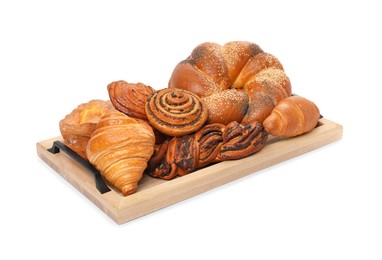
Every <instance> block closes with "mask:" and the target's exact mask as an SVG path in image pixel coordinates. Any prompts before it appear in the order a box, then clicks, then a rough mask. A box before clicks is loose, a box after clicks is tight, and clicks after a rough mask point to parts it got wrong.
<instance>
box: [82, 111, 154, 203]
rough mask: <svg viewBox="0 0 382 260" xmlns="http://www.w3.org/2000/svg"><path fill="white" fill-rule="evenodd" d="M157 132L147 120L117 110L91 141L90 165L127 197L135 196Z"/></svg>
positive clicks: (98, 128)
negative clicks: (133, 194)
mask: <svg viewBox="0 0 382 260" xmlns="http://www.w3.org/2000/svg"><path fill="white" fill-rule="evenodd" d="M154 142H155V140H154V133H153V130H152V128H151V126H149V125H148V124H147V123H146V122H145V121H143V120H140V119H134V118H132V117H129V116H127V115H125V114H123V113H121V112H119V111H117V110H114V111H112V112H110V113H108V114H107V115H105V116H104V117H103V118H102V119H101V121H100V122H99V123H98V125H97V129H96V130H95V131H94V132H93V133H92V135H91V138H90V140H89V143H88V146H87V149H86V154H87V157H88V158H89V162H90V163H91V164H92V165H94V167H96V168H97V169H98V170H99V171H100V173H101V174H102V176H103V177H104V178H105V179H106V180H107V181H108V182H110V183H111V184H112V185H113V186H114V187H115V188H117V189H118V190H120V191H121V192H122V194H123V195H124V196H126V195H129V194H131V193H134V192H135V190H136V189H137V187H138V181H139V180H140V179H141V178H142V174H143V172H144V170H145V169H146V166H147V162H148V160H149V159H150V157H151V155H152V154H153V151H154Z"/></svg>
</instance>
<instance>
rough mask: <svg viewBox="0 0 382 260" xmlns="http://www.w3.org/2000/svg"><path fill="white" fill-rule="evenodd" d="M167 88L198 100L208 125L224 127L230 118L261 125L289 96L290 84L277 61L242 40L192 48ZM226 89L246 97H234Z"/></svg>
mask: <svg viewBox="0 0 382 260" xmlns="http://www.w3.org/2000/svg"><path fill="white" fill-rule="evenodd" d="M168 86H169V88H180V89H184V90H187V91H190V92H193V93H195V94H196V95H198V96H200V97H202V98H203V100H204V101H205V102H206V105H207V108H208V114H209V115H210V116H209V119H208V123H209V124H212V123H224V124H227V123H228V122H227V121H228V120H229V119H231V118H232V121H238V122H241V123H243V124H247V123H251V122H260V123H262V122H263V121H264V119H265V118H266V117H267V116H268V115H269V114H270V113H271V111H272V109H273V108H274V107H275V106H276V104H277V103H278V102H279V101H280V100H282V99H284V98H286V97H289V96H290V95H291V83H290V80H289V78H288V76H287V75H286V74H285V72H284V69H283V66H282V65H281V63H280V61H279V60H278V59H277V58H276V57H275V56H273V55H271V54H269V53H265V52H264V51H263V50H262V49H261V48H260V47H259V46H258V45H257V44H255V43H250V42H244V41H234V42H228V43H226V44H224V45H222V46H221V45H219V44H217V43H213V42H205V43H202V44H200V45H198V46H196V47H195V48H194V50H193V51H192V53H191V55H190V56H189V57H188V58H187V59H185V60H183V61H181V62H179V63H178V64H177V65H176V66H175V68H174V70H173V72H172V74H171V77H170V80H169V83H168ZM230 89H237V90H239V91H242V92H244V93H246V94H247V95H237V93H236V92H235V91H230ZM222 92H223V93H224V94H222ZM213 96H214V98H212V97H213ZM218 96H220V97H219V98H218ZM227 96H232V97H230V98H227ZM221 97H223V98H221ZM227 100H228V101H227ZM210 103H213V104H210ZM232 103H234V105H233V106H232V105H231V104H232ZM219 104H220V105H219ZM227 104H228V105H229V106H226V108H225V109H223V110H222V107H224V105H227ZM228 108H230V109H228ZM216 115H217V116H216ZM222 118H227V120H226V121H223V120H222ZM233 119H235V120H233Z"/></svg>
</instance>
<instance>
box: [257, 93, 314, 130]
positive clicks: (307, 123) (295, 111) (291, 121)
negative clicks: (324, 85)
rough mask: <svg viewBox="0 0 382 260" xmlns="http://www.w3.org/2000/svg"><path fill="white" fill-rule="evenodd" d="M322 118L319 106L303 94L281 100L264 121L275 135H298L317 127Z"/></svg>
mask: <svg viewBox="0 0 382 260" xmlns="http://www.w3.org/2000/svg"><path fill="white" fill-rule="evenodd" d="M319 118H320V111H319V109H318V107H317V106H316V105H315V104H314V103H313V102H312V101H310V100H308V99H306V98H304V97H301V96H291V97H288V98H286V99H283V100H282V101H280V102H279V103H278V104H277V106H276V107H275V108H274V109H273V110H272V113H271V115H270V116H268V117H267V118H266V119H265V120H264V122H263V125H264V128H265V130H266V131H267V132H268V133H269V134H271V135H274V136H286V137H291V136H297V135H301V134H303V133H307V132H309V131H311V130H312V129H313V128H315V127H316V125H317V122H318V120H319Z"/></svg>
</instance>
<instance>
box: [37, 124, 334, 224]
mask: <svg viewBox="0 0 382 260" xmlns="http://www.w3.org/2000/svg"><path fill="white" fill-rule="evenodd" d="M341 137H342V126H341V125H339V124H337V123H335V122H333V121H330V120H328V119H326V118H321V119H320V121H319V124H318V126H317V127H316V128H315V129H314V130H313V131H311V132H309V133H307V134H304V135H301V136H298V137H293V138H276V137H270V138H269V140H268V141H267V143H266V145H265V146H264V148H263V149H262V150H261V151H260V152H258V153H256V154H254V155H252V156H249V157H247V158H244V159H240V160H235V161H225V162H221V163H218V164H214V165H212V166H209V167H206V168H203V169H200V170H198V171H196V172H194V173H191V174H189V175H186V176H183V177H179V178H176V179H173V180H171V181H165V180H160V179H155V178H152V177H150V176H147V175H144V176H143V178H142V179H141V181H140V182H139V187H138V190H137V191H136V193H134V194H132V195H130V196H127V197H124V196H123V195H122V194H121V193H119V192H118V191H116V190H115V189H113V188H112V187H110V188H112V190H111V191H110V192H107V193H105V194H100V193H99V192H98V190H97V189H96V187H95V181H94V176H93V175H92V174H91V173H89V172H87V170H86V169H84V168H83V167H82V166H81V165H79V164H78V163H77V162H75V161H74V160H72V159H71V158H70V157H69V156H67V155H66V154H65V153H63V152H60V153H57V154H52V153H50V152H48V151H47V149H48V148H50V147H51V146H52V143H53V142H54V141H56V140H61V137H55V138H50V139H48V140H44V141H41V142H38V143H37V153H38V156H39V157H40V158H41V159H42V160H43V161H44V162H46V163H47V164H48V165H49V166H50V167H52V168H53V169H54V170H55V171H56V172H57V173H58V174H60V175H61V176H62V177H63V178H64V179H65V180H67V181H68V182H69V183H70V184H72V185H73V186H74V187H75V188H76V189H77V190H79V191H80V192H81V193H82V194H83V195H85V196H86V197H87V198H88V199H89V200H90V201H91V202H93V203H94V204H95V205H96V206H97V207H99V208H100V209H101V210H102V211H103V212H104V213H105V214H107V215H108V216H109V217H111V218H112V219H113V220H114V221H115V222H116V223H118V224H121V223H125V222H127V221H130V220H133V219H135V218H138V217H141V216H143V215H146V214H149V213H151V212H154V211H156V210H158V209H161V208H164V207H166V206H169V205H171V204H174V203H177V202H179V201H182V200H185V199H187V198H190V197H192V196H194V195H197V194H200V193H202V192H205V191H208V190H211V189H213V188H215V187H218V186H221V185H223V184H226V183H228V182H231V181H233V180H236V179H238V178H241V177H244V176H246V175H249V174H252V173H255V172H257V171H259V170H262V169H265V168H267V167H269V166H272V165H275V164H277V163H280V162H282V161H285V160H288V159H290V158H293V157H296V156H298V155H301V154H303V153H307V152H309V151H311V150H314V149H316V148H319V147H321V146H324V145H326V144H329V143H331V142H334V141H336V140H338V139H340V138H341Z"/></svg>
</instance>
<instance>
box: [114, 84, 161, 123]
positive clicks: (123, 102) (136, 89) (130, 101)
mask: <svg viewBox="0 0 382 260" xmlns="http://www.w3.org/2000/svg"><path fill="white" fill-rule="evenodd" d="M107 90H108V93H109V97H110V101H111V103H113V105H114V107H115V108H116V109H117V110H119V111H120V112H122V113H124V114H126V115H128V116H132V117H135V118H139V119H144V120H147V118H146V113H145V104H146V100H147V98H148V97H149V96H150V95H151V94H152V93H153V92H154V91H155V90H154V89H153V88H152V87H150V86H147V85H145V84H143V83H136V84H134V83H128V82H126V81H124V80H119V81H114V82H111V83H110V84H109V85H107Z"/></svg>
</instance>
